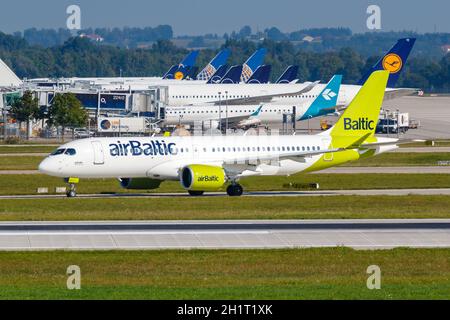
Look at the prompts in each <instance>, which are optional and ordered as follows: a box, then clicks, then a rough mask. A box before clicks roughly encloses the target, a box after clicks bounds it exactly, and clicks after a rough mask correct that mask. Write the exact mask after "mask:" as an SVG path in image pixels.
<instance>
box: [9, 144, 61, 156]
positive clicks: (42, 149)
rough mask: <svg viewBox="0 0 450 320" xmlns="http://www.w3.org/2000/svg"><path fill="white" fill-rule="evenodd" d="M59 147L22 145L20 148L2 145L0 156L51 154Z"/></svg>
mask: <svg viewBox="0 0 450 320" xmlns="http://www.w3.org/2000/svg"><path fill="white" fill-rule="evenodd" d="M56 148H57V147H55V146H33V145H20V146H16V145H14V146H7V145H0V154H8V153H51V152H52V151H54V150H55V149H56Z"/></svg>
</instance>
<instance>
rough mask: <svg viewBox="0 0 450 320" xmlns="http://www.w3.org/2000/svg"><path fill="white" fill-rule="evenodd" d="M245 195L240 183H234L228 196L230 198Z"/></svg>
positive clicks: (229, 187) (228, 190) (229, 188)
mask: <svg viewBox="0 0 450 320" xmlns="http://www.w3.org/2000/svg"><path fill="white" fill-rule="evenodd" d="M243 193H244V189H243V188H242V186H241V185H240V184H238V183H232V184H230V185H229V186H228V188H227V194H228V195H229V196H230V197H240V196H242V194H243Z"/></svg>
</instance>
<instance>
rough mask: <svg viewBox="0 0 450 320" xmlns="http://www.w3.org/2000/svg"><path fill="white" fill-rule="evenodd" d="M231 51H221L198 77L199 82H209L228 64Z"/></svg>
mask: <svg viewBox="0 0 450 320" xmlns="http://www.w3.org/2000/svg"><path fill="white" fill-rule="evenodd" d="M230 53H231V50H230V49H224V50H222V51H220V52H219V53H218V54H217V55H216V56H215V57H214V58H213V59H212V60H211V62H210V63H209V64H208V65H207V66H206V67H205V68H204V69H203V70H202V71H200V73H199V74H198V75H197V80H203V81H208V80H209V79H210V78H211V77H212V76H213V75H214V74H215V73H216V72H217V70H218V69H219V68H220V67H221V66H223V65H225V64H226V63H227V60H228V57H229V56H230Z"/></svg>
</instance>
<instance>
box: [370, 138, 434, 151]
mask: <svg viewBox="0 0 450 320" xmlns="http://www.w3.org/2000/svg"><path fill="white" fill-rule="evenodd" d="M424 141H425V140H420V139H401V140H399V139H395V138H392V139H390V140H389V141H381V142H373V143H363V144H362V145H361V148H365V149H374V148H376V147H380V146H389V145H393V144H396V145H398V144H405V143H412V142H424Z"/></svg>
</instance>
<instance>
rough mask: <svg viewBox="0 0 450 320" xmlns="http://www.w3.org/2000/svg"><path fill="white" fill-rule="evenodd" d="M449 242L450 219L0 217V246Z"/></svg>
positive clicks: (258, 246) (363, 245)
mask: <svg viewBox="0 0 450 320" xmlns="http://www.w3.org/2000/svg"><path fill="white" fill-rule="evenodd" d="M337 246H345V247H351V248H355V249H389V248H395V247H414V248H437V247H439V248H448V247H450V219H427V220H420V219H412V220H399V219H397V220H273V221H272V220H255V221H143V222H61V223H60V222H28V223H27V222H10V223H0V250H19V251H20V250H150V249H153V250H154V249H265V248H311V247H337Z"/></svg>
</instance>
